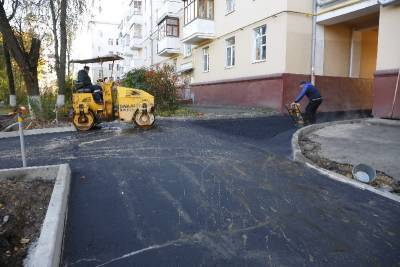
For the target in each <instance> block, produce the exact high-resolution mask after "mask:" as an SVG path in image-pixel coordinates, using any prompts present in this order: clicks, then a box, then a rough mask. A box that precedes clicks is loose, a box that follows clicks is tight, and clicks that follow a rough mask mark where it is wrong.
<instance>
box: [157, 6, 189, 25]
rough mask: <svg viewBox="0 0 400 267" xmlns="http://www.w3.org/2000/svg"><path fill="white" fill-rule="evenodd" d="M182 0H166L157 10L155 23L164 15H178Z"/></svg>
mask: <svg viewBox="0 0 400 267" xmlns="http://www.w3.org/2000/svg"><path fill="white" fill-rule="evenodd" d="M182 7H183V5H182V1H179V0H167V1H165V3H164V4H163V5H162V6H161V8H160V9H159V10H158V12H157V23H160V22H161V21H162V20H163V19H165V18H166V17H175V18H178V17H179V11H180V10H181V9H182Z"/></svg>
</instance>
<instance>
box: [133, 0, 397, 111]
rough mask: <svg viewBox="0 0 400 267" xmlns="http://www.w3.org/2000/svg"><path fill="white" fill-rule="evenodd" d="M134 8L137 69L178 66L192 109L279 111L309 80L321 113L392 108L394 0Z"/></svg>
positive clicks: (186, 1)
mask: <svg viewBox="0 0 400 267" xmlns="http://www.w3.org/2000/svg"><path fill="white" fill-rule="evenodd" d="M134 2H136V1H134ZM141 2H142V7H143V8H144V12H143V15H144V19H145V22H144V25H143V29H144V39H143V42H142V46H141V48H140V51H141V52H139V58H141V59H142V60H143V65H144V66H153V65H158V64H171V65H174V66H176V69H177V72H178V73H179V74H180V76H181V78H182V79H181V81H182V82H181V85H182V88H183V89H185V90H184V91H183V92H184V96H185V97H189V96H192V97H194V99H195V102H197V103H204V104H228V105H247V106H263V107H270V108H274V109H276V110H278V111H282V112H283V111H284V110H285V108H284V105H285V104H287V103H290V102H291V101H292V100H293V98H294V97H295V95H296V94H297V93H298V90H299V88H298V83H299V82H300V81H301V80H312V81H314V82H315V84H316V86H317V87H318V88H320V90H321V91H322V94H323V95H324V97H325V102H324V104H323V105H322V108H321V109H322V110H323V111H341V110H369V109H372V108H373V107H374V108H373V109H374V114H375V115H376V116H388V110H390V111H391V109H393V103H394V114H395V116H398V115H396V114H398V113H399V112H400V111H399V109H400V108H399V106H398V105H400V103H399V102H400V101H399V100H395V99H394V94H395V93H394V91H395V88H396V81H397V82H398V80H397V79H396V77H397V74H398V69H399V64H400V60H399V55H400V50H399V49H398V47H400V44H399V42H400V34H399V27H395V25H400V23H399V22H400V21H399V19H400V7H399V6H398V5H396V4H397V3H398V2H399V1H390V0H386V1H377V0H359V1H357V0H318V1H311V0H281V1H276V0H252V1H248V0H219V1H215V0H182V1H178V0H159V1H156V0H153V1H151V0H143V1H141ZM313 3H315V5H314V4H313ZM313 14H314V15H315V16H313ZM396 48H397V49H396ZM399 95H400V93H399V94H397V97H398V96H399ZM393 100H395V101H393ZM385 114H386V115H385ZM389 115H390V114H389Z"/></svg>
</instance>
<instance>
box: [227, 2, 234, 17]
mask: <svg viewBox="0 0 400 267" xmlns="http://www.w3.org/2000/svg"><path fill="white" fill-rule="evenodd" d="M233 11H235V0H225V15H228V14H230V13H232V12H233Z"/></svg>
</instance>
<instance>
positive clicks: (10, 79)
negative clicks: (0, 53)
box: [3, 40, 17, 107]
mask: <svg viewBox="0 0 400 267" xmlns="http://www.w3.org/2000/svg"><path fill="white" fill-rule="evenodd" d="M3 50H4V61H5V64H6V71H7V79H8V89H9V92H10V106H11V107H15V106H17V97H16V94H15V81H14V73H13V68H12V63H11V56H10V52H9V51H8V48H7V44H6V42H5V41H4V40H3Z"/></svg>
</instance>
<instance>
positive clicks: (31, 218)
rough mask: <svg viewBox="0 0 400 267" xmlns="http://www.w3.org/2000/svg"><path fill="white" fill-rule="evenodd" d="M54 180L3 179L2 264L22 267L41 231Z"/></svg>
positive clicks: (0, 188) (0, 183) (0, 199)
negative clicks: (28, 251)
mask: <svg viewBox="0 0 400 267" xmlns="http://www.w3.org/2000/svg"><path fill="white" fill-rule="evenodd" d="M53 185H54V183H53V182H47V181H30V182H27V181H22V179H9V180H8V179H6V180H0V266H22V264H23V260H24V258H25V257H26V254H27V250H28V248H29V245H30V244H31V243H32V242H34V241H35V240H36V239H37V238H38V237H39V233H40V228H41V225H42V222H43V219H44V216H45V214H46V210H47V206H48V203H49V201H50V197H51V192H52V188H53Z"/></svg>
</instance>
